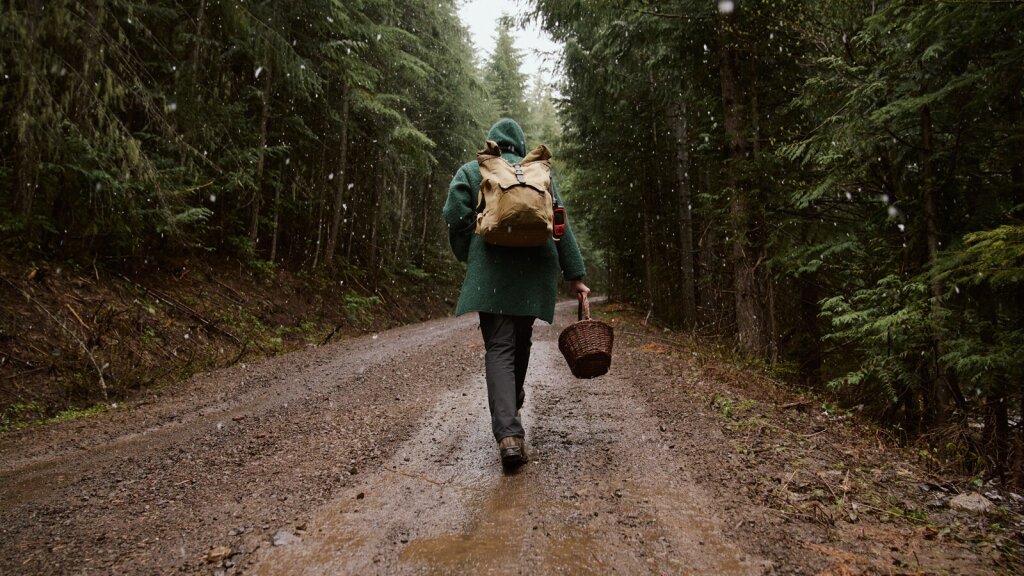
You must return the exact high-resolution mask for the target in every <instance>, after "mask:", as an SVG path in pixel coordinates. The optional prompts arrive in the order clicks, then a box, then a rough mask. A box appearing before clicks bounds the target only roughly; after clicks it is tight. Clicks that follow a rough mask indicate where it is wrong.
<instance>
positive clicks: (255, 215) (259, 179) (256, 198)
mask: <svg viewBox="0 0 1024 576" xmlns="http://www.w3.org/2000/svg"><path fill="white" fill-rule="evenodd" d="M264 74H265V76H264V77H263V92H262V94H261V97H260V100H261V110H260V144H259V151H258V152H257V156H256V188H255V190H253V194H252V202H251V203H250V205H249V241H250V242H252V245H253V248H255V247H256V242H257V240H259V234H260V204H261V200H262V197H263V167H264V165H265V164H266V158H267V124H268V122H269V120H270V87H271V82H270V74H271V71H270V70H269V69H267V70H264Z"/></svg>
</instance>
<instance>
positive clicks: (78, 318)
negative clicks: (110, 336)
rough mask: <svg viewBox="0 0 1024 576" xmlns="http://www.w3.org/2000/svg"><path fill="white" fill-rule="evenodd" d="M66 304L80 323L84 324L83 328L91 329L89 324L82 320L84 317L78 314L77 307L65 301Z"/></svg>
mask: <svg viewBox="0 0 1024 576" xmlns="http://www.w3.org/2000/svg"><path fill="white" fill-rule="evenodd" d="M64 305H65V306H67V307H68V310H71V313H72V314H74V316H75V319H76V320H78V323H79V324H81V325H82V328H85V329H86V330H90V328H89V326H88V325H86V323H85V322H84V321H83V320H82V317H81V316H79V315H78V312H76V311H75V308H74V307H73V306H72V305H71V303H70V302H65V303H64Z"/></svg>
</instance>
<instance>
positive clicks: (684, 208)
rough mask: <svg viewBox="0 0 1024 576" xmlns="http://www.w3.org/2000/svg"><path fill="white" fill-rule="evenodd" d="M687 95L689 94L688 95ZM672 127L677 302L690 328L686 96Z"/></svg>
mask: <svg viewBox="0 0 1024 576" xmlns="http://www.w3.org/2000/svg"><path fill="white" fill-rule="evenodd" d="M687 96H689V94H687ZM674 120H675V121H674V122H673V128H674V130H675V136H676V186H677V187H678V196H679V252H680V264H679V266H680V272H681V273H680V278H679V281H680V284H681V287H680V288H681V290H680V305H681V306H682V309H683V325H684V326H685V327H686V328H687V329H688V330H692V329H693V327H694V326H695V325H696V323H697V294H696V290H697V287H696V284H695V283H694V276H693V207H692V200H691V197H692V190H691V187H690V135H689V125H688V124H689V123H688V120H689V118H688V117H687V110H686V98H680V100H679V102H678V103H677V105H676V116H675V118H674Z"/></svg>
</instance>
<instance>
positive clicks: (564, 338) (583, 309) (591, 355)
mask: <svg viewBox="0 0 1024 576" xmlns="http://www.w3.org/2000/svg"><path fill="white" fill-rule="evenodd" d="M576 315H577V318H578V320H579V321H578V322H575V323H573V324H571V325H570V326H568V327H567V328H566V329H565V330H562V333H561V334H560V335H559V336H558V349H559V350H561V351H562V356H565V361H566V362H567V363H568V364H569V369H570V370H571V371H572V375H573V376H575V377H577V378H596V377H598V376H601V375H603V374H606V373H607V372H608V368H609V367H611V364H612V341H613V339H614V334H613V333H612V327H611V326H609V325H608V324H606V323H604V322H601V321H600V320H592V319H591V318H590V301H589V300H587V296H586V295H585V294H584V295H583V298H582V299H581V300H580V303H579V307H578V309H577V313H576Z"/></svg>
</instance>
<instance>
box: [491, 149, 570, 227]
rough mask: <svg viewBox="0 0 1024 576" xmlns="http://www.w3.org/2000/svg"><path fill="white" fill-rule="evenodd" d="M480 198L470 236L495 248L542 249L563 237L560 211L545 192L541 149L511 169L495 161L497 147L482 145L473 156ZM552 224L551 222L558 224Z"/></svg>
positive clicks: (547, 182) (547, 163)
mask: <svg viewBox="0 0 1024 576" xmlns="http://www.w3.org/2000/svg"><path fill="white" fill-rule="evenodd" d="M476 159H477V162H478V163H479V164H480V176H481V179H480V193H479V195H478V196H477V205H476V209H477V216H476V233H477V234H479V235H480V236H481V237H482V238H483V240H484V242H487V243H488V244H495V245H497V246H516V247H529V246H544V245H546V244H547V241H548V238H551V237H552V234H554V236H555V240H556V241H557V240H558V236H561V235H562V234H564V231H565V225H564V220H565V211H564V210H563V209H562V208H560V207H559V206H558V205H557V203H556V202H555V198H554V194H553V193H552V189H551V152H550V151H548V149H547V147H546V146H544V145H543V144H541V145H540V146H537V147H536V148H534V149H533V150H531V151H530V153H529V154H527V155H526V157H525V158H523V159H522V160H520V161H519V162H517V163H516V164H512V163H510V162H509V161H508V160H505V159H504V158H502V157H501V149H500V148H498V144H497V143H495V142H493V141H491V140H488V141H487V148H485V149H484V150H482V151H481V152H479V153H477V156H476ZM558 219H560V222H559V221H556V222H554V223H553V220H558Z"/></svg>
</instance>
